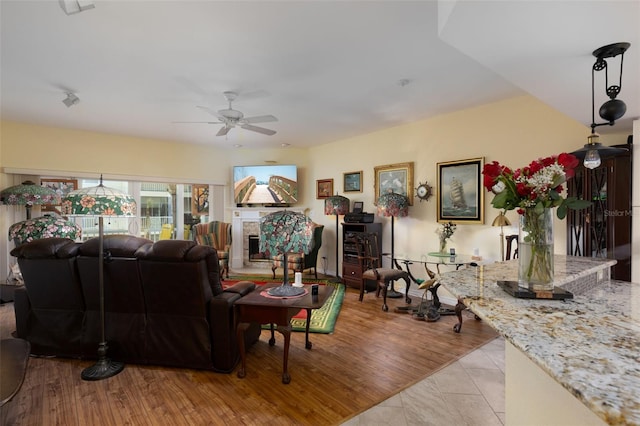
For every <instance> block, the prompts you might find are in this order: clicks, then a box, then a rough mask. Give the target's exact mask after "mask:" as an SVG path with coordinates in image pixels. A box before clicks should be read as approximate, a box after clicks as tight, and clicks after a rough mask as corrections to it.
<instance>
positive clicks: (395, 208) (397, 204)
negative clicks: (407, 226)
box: [378, 192, 409, 217]
mask: <svg viewBox="0 0 640 426" xmlns="http://www.w3.org/2000/svg"><path fill="white" fill-rule="evenodd" d="M408 214H409V199H408V198H407V197H405V196H404V195H400V194H396V193H395V192H388V193H386V194H382V195H381V196H380V198H378V216H387V217H389V216H391V217H405V216H407V215H408Z"/></svg>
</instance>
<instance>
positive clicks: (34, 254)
mask: <svg viewBox="0 0 640 426" xmlns="http://www.w3.org/2000/svg"><path fill="white" fill-rule="evenodd" d="M79 246H80V243H75V242H73V241H72V240H70V239H69V238H43V239H40V240H33V241H31V242H30V243H29V244H22V245H20V246H18V247H16V248H14V249H13V250H11V256H13V257H18V258H25V259H46V258H52V259H68V258H71V257H74V256H75V255H76V254H77V253H78V247H79Z"/></svg>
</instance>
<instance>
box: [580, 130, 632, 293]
mask: <svg viewBox="0 0 640 426" xmlns="http://www.w3.org/2000/svg"><path fill="white" fill-rule="evenodd" d="M617 147H624V148H627V149H628V150H629V151H628V152H626V153H624V154H620V155H617V156H615V157H612V158H608V159H606V160H602V164H601V165H600V166H599V167H597V168H595V169H593V170H590V169H586V168H584V166H582V165H580V166H579V167H578V168H577V169H576V175H575V177H574V178H573V179H569V181H568V182H567V185H568V186H567V190H568V194H569V196H575V197H579V198H582V199H585V200H589V201H591V207H589V208H587V209H583V210H569V213H568V214H567V254H569V255H572V256H586V257H603V258H608V259H615V260H617V261H618V263H617V264H616V265H615V266H613V267H612V268H611V278H613V279H617V280H622V281H631V185H632V182H633V180H632V163H631V158H632V155H631V150H632V147H633V145H632V143H631V138H629V143H628V144H626V145H617Z"/></svg>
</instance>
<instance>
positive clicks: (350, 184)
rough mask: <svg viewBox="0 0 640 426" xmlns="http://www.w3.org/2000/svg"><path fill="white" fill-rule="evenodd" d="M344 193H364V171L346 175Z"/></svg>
mask: <svg viewBox="0 0 640 426" xmlns="http://www.w3.org/2000/svg"><path fill="white" fill-rule="evenodd" d="M343 191H344V192H362V170H360V171H359V172H349V173H345V174H344V187H343Z"/></svg>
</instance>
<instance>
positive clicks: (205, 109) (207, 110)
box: [197, 105, 222, 120]
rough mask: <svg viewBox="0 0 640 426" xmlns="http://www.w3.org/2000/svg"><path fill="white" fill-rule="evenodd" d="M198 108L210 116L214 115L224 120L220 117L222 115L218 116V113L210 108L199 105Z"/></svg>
mask: <svg viewBox="0 0 640 426" xmlns="http://www.w3.org/2000/svg"><path fill="white" fill-rule="evenodd" d="M197 107H198V108H200V109H201V110H204V111H206V112H208V113H209V114H211V115H213V116H214V117H217V118H219V119H220V120H222V117H221V116H220V114H218V111H214V110H212V109H211V108H209V107H206V106H201V105H197Z"/></svg>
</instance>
